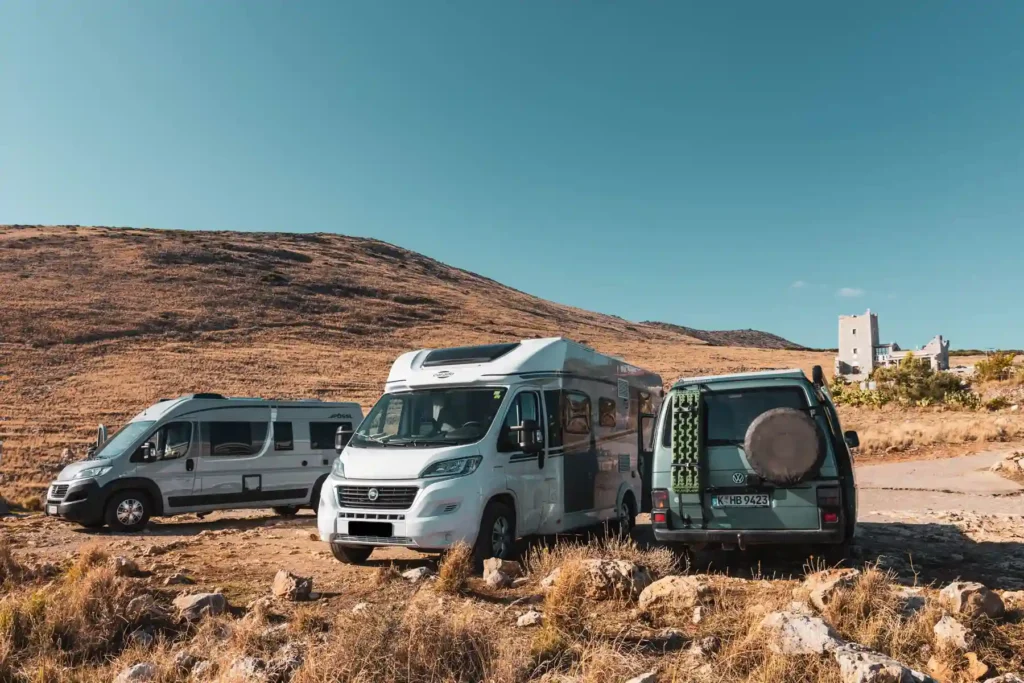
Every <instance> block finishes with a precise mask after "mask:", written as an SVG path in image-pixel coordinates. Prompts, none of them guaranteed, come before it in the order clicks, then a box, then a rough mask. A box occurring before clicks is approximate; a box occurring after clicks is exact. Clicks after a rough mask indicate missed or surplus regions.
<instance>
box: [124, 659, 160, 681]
mask: <svg viewBox="0 0 1024 683" xmlns="http://www.w3.org/2000/svg"><path fill="white" fill-rule="evenodd" d="M156 675H157V668H156V665H154V664H151V663H149V662H142V663H140V664H135V665H134V666H130V667H128V668H127V669H124V670H123V671H121V673H119V674H117V677H116V678H115V679H114V683H134V682H136V681H153V680H156Z"/></svg>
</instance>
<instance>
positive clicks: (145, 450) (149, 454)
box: [141, 441, 159, 462]
mask: <svg viewBox="0 0 1024 683" xmlns="http://www.w3.org/2000/svg"><path fill="white" fill-rule="evenodd" d="M141 450H142V462H154V461H156V460H159V458H158V457H157V452H156V444H154V443H153V442H152V441H147V442H146V443H144V444H142V446H141Z"/></svg>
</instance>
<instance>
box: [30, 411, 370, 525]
mask: <svg viewBox="0 0 1024 683" xmlns="http://www.w3.org/2000/svg"><path fill="white" fill-rule="evenodd" d="M361 420H362V410H361V408H360V407H359V405H358V404H356V403H326V402H323V401H318V400H301V401H278V400H267V399H259V398H226V397H224V396H221V395H219V394H189V395H186V396H181V397H179V398H175V399H164V400H161V401H159V402H157V403H155V404H154V405H152V406H150V407H149V408H146V409H145V410H144V411H142V412H141V413H139V414H138V415H136V416H135V417H134V418H132V419H131V421H129V422H128V423H127V424H125V425H124V427H122V428H121V429H120V430H119V431H118V432H117V433H115V434H114V435H113V436H111V437H110V438H107V439H105V440H104V442H103V443H99V444H97V448H96V450H95V452H91V453H90V455H89V456H88V458H87V459H86V460H83V461H79V462H76V463H73V464H71V465H68V466H67V467H65V468H64V469H63V470H61V472H60V474H59V475H58V476H57V479H56V480H55V481H53V482H52V483H51V485H50V488H49V490H48V491H47V499H46V507H45V511H46V514H48V515H53V516H57V517H63V518H65V519H69V520H71V521H75V522H78V523H80V524H82V525H84V526H89V527H100V526H103V525H104V524H108V525H110V526H111V527H112V528H115V529H132V528H141V527H142V526H144V525H145V523H146V521H148V519H149V518H150V517H151V516H169V515H176V514H181V513H186V512H209V511H213V510H224V509H233V508H262V507H273V508H275V509H277V510H279V511H282V512H295V511H297V510H298V508H299V507H303V506H309V507H312V508H313V509H314V510H315V509H316V507H317V505H318V503H319V491H320V487H321V485H322V484H323V480H324V479H326V477H327V475H328V474H329V473H330V470H331V464H332V461H333V460H334V458H335V457H336V455H335V452H334V440H335V433H336V432H337V431H338V430H339V429H341V430H342V431H343V432H351V431H352V430H354V429H355V427H357V426H358V425H359V423H360V421H361ZM100 433H101V435H103V434H104V430H103V429H102V428H101V429H100ZM101 438H102V437H101Z"/></svg>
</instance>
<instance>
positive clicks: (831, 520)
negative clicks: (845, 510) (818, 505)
mask: <svg viewBox="0 0 1024 683" xmlns="http://www.w3.org/2000/svg"><path fill="white" fill-rule="evenodd" d="M821 521H822V522H824V523H825V524H838V523H839V513H838V512H825V513H822V515H821Z"/></svg>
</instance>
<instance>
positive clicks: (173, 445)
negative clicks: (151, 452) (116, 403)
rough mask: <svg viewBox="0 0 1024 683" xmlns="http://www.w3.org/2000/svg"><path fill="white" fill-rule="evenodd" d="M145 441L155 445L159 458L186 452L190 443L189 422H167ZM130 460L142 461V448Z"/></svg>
mask: <svg viewBox="0 0 1024 683" xmlns="http://www.w3.org/2000/svg"><path fill="white" fill-rule="evenodd" d="M147 441H149V442H151V443H152V444H153V445H154V446H156V452H157V453H158V454H159V457H160V459H161V460H174V459H175V458H180V457H182V456H184V455H186V454H187V453H188V449H189V446H190V445H191V443H192V423H191V422H169V423H167V424H165V425H164V426H163V427H161V428H160V429H158V430H157V431H156V432H154V433H153V435H152V436H151V437H149V439H147ZM131 461H132V462H142V449H141V448H140V449H138V450H137V451H136V452H135V453H133V454H132V457H131Z"/></svg>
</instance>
